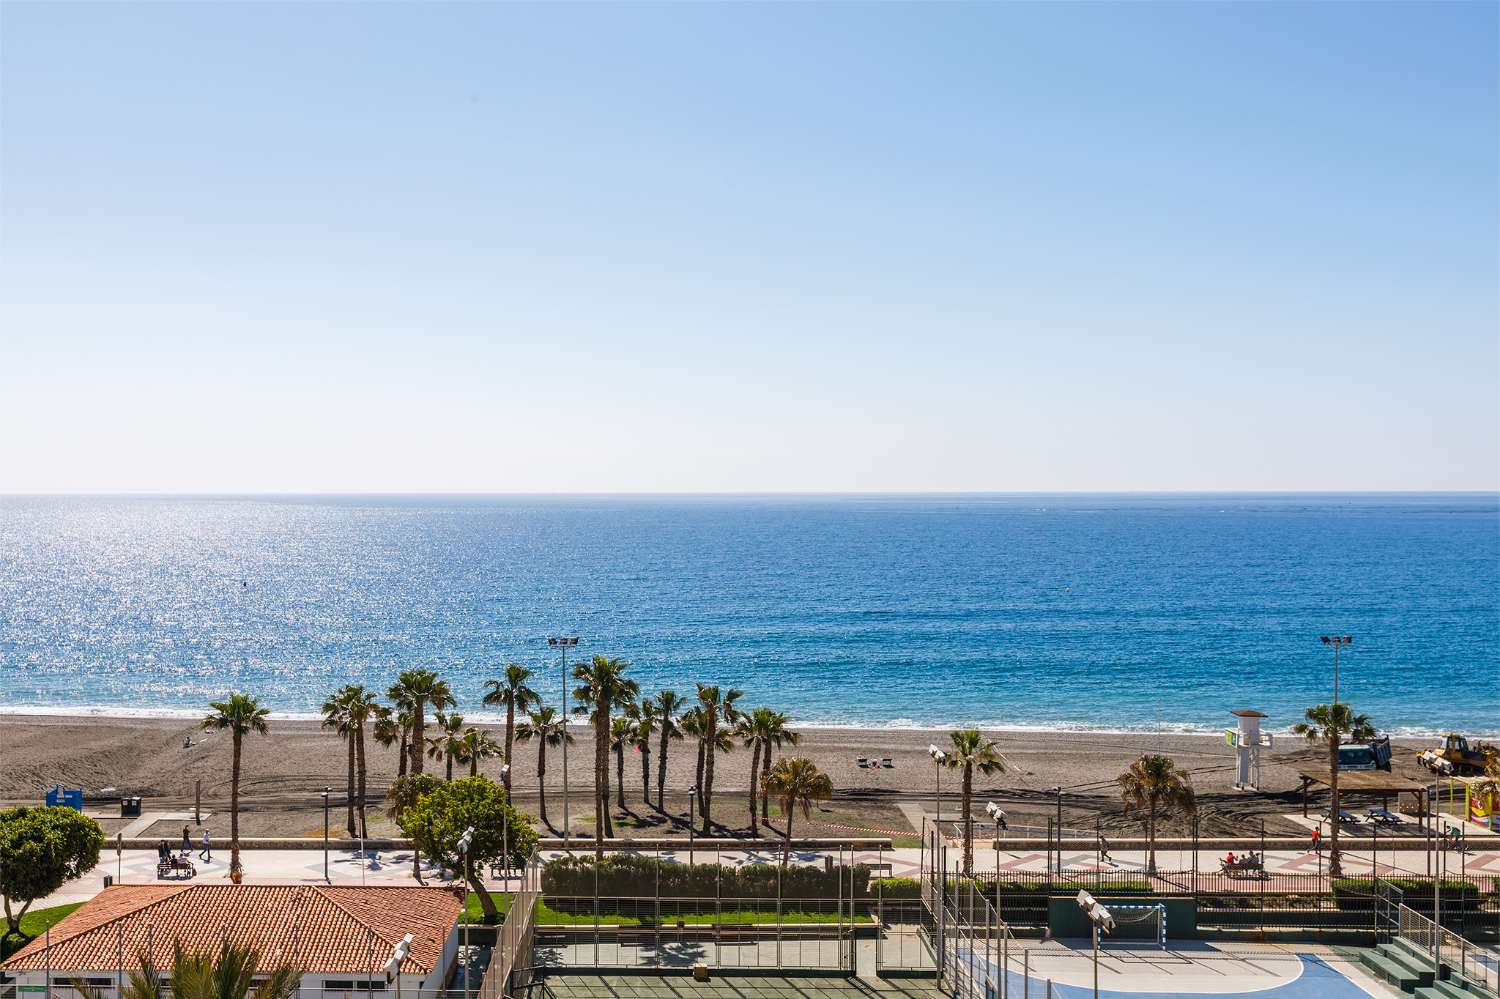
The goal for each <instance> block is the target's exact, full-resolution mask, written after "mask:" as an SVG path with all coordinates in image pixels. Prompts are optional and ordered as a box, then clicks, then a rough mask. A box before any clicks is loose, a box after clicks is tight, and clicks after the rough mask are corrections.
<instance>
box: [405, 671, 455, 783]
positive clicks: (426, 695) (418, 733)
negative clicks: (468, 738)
mask: <svg viewBox="0 0 1500 999" xmlns="http://www.w3.org/2000/svg"><path fill="white" fill-rule="evenodd" d="M398 691H399V692H400V696H399V697H398ZM403 698H404V700H405V702H406V703H409V704H410V705H411V742H410V751H411V772H412V773H414V774H419V773H421V772H422V769H423V768H422V754H423V753H424V752H425V751H426V749H427V716H426V710H427V706H428V705H431V706H432V707H433V708H434V709H436V708H448V707H452V706H453V704H454V700H453V691H452V690H450V689H449V687H448V682H447V681H446V680H443V679H441V678H440V677H439V676H438V675H437V673H436V672H434V671H433V670H430V669H409V670H403V671H402V673H401V675H400V676H398V677H397V678H396V685H395V686H394V687H392V688H391V700H393V701H396V702H397V703H401V701H402V699H403Z"/></svg>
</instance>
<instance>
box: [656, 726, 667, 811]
mask: <svg viewBox="0 0 1500 999" xmlns="http://www.w3.org/2000/svg"><path fill="white" fill-rule="evenodd" d="M656 807H657V808H659V809H661V810H662V811H663V812H665V811H666V810H667V729H666V728H665V726H663V728H662V730H661V752H660V753H659V754H658V755H657V757H656Z"/></svg>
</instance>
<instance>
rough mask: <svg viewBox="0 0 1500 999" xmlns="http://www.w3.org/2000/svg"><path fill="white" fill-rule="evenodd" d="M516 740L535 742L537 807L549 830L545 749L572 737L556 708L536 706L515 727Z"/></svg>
mask: <svg viewBox="0 0 1500 999" xmlns="http://www.w3.org/2000/svg"><path fill="white" fill-rule="evenodd" d="M516 738H518V739H520V740H521V741H522V742H530V741H531V740H532V739H535V740H536V796H537V806H538V811H540V812H541V813H542V824H543V825H545V826H546V827H547V828H548V829H551V828H552V820H551V819H549V818H547V747H549V746H550V747H552V748H553V749H556V748H557V747H558V746H561V745H562V744H563V740H564V739H566V740H567V741H568V742H569V743H571V742H572V741H573V735H572V733H571V732H569V731H568V725H567V722H566V721H565V720H564V719H563V716H562V715H560V714H558V713H557V709H556V708H549V707H547V706H545V705H538V706H537V707H536V708H535V709H534V710H532V711H529V712H527V714H526V720H525V721H523V722H522V723H521V724H520V725H517V726H516Z"/></svg>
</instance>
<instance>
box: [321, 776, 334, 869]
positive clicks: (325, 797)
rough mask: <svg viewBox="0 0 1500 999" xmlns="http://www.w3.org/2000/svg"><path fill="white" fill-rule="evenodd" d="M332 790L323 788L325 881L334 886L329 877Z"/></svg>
mask: <svg viewBox="0 0 1500 999" xmlns="http://www.w3.org/2000/svg"><path fill="white" fill-rule="evenodd" d="M331 790H333V789H332V788H328V787H325V788H323V880H324V881H327V882H328V883H329V884H333V880H332V879H331V878H330V877H329V876H328V792H329V791H331Z"/></svg>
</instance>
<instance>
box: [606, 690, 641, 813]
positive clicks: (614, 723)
mask: <svg viewBox="0 0 1500 999" xmlns="http://www.w3.org/2000/svg"><path fill="white" fill-rule="evenodd" d="M630 707H632V708H633V707H635V705H633V704H632V705H630ZM634 745H635V722H634V721H632V720H631V719H629V718H628V717H624V716H620V715H617V716H615V717H614V718H613V719H611V720H610V723H609V748H610V749H611V750H613V751H614V754H615V797H616V798H617V799H618V800H619V803H620V811H622V812H623V811H626V810H627V806H626V804H625V749H626V747H628V746H634Z"/></svg>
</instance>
